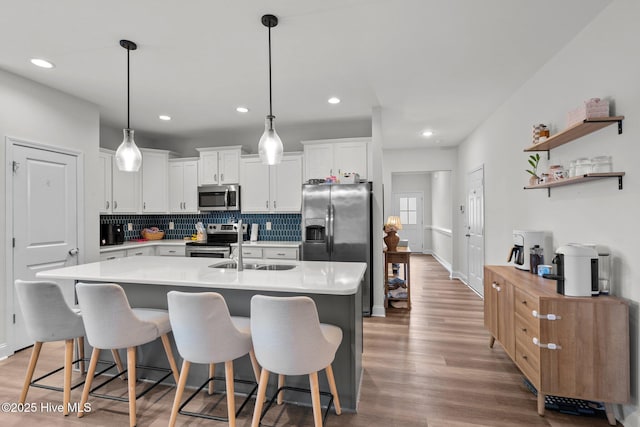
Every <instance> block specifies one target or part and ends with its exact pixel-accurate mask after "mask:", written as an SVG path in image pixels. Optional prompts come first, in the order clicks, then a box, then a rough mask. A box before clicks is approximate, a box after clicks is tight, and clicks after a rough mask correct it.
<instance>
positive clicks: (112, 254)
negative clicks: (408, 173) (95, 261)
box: [100, 250, 127, 261]
mask: <svg viewBox="0 0 640 427" xmlns="http://www.w3.org/2000/svg"><path fill="white" fill-rule="evenodd" d="M126 256H127V251H125V250H121V251H109V252H100V261H109V260H112V259H116V258H124V257H126Z"/></svg>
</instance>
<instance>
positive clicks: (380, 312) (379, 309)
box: [371, 305, 387, 317]
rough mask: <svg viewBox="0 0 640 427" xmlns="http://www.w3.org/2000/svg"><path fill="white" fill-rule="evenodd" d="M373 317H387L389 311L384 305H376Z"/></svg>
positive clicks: (372, 313) (372, 312) (373, 309)
mask: <svg viewBox="0 0 640 427" xmlns="http://www.w3.org/2000/svg"><path fill="white" fill-rule="evenodd" d="M371 317H387V311H386V310H385V309H384V306H382V305H374V306H373V308H372V309H371Z"/></svg>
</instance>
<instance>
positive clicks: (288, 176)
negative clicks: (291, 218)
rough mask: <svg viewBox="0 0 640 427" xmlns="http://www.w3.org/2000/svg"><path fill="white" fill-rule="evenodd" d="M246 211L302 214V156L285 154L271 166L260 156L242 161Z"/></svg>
mask: <svg viewBox="0 0 640 427" xmlns="http://www.w3.org/2000/svg"><path fill="white" fill-rule="evenodd" d="M240 184H241V185H242V195H241V197H242V203H241V207H242V212H261V213H275V212H281V213H285V212H288V213H299V212H300V210H301V206H302V155H301V154H299V153H294V154H288V153H285V154H284V156H283V157H282V162H281V163H280V164H278V165H274V166H268V165H265V164H263V163H262V162H261V161H260V158H259V157H257V156H243V157H242V158H241V160H240Z"/></svg>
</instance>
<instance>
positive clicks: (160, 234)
mask: <svg viewBox="0 0 640 427" xmlns="http://www.w3.org/2000/svg"><path fill="white" fill-rule="evenodd" d="M140 234H141V235H142V237H144V238H145V239H147V240H161V239H163V238H164V231H156V232H155V233H152V232H150V231H149V230H147V229H144V230H142V231H141V232H140Z"/></svg>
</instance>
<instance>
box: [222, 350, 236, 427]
mask: <svg viewBox="0 0 640 427" xmlns="http://www.w3.org/2000/svg"><path fill="white" fill-rule="evenodd" d="M224 379H225V382H226V383H227V416H228V417H229V427H236V396H235V394H234V393H235V391H234V387H233V360H227V361H226V362H224Z"/></svg>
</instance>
